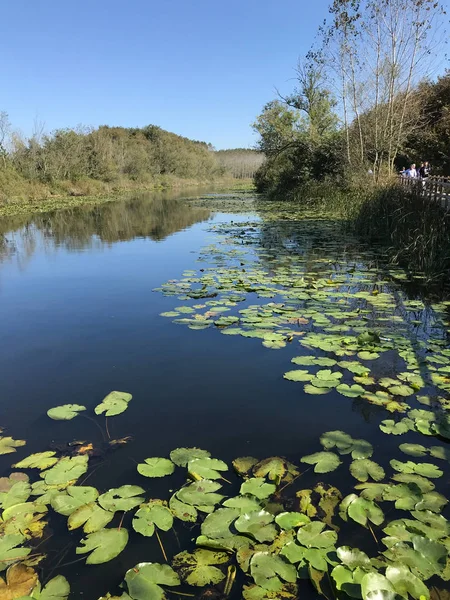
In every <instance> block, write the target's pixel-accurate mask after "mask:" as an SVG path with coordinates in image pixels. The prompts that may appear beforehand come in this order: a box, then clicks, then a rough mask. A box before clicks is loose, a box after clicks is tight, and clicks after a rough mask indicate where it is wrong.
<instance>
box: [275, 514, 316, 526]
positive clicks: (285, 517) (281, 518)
mask: <svg viewBox="0 0 450 600" xmlns="http://www.w3.org/2000/svg"><path fill="white" fill-rule="evenodd" d="M310 521H311V519H310V518H309V517H308V516H307V515H304V514H303V513H298V512H282V513H280V514H278V515H277V516H276V517H275V522H276V524H277V525H279V526H280V527H281V529H296V528H297V527H302V526H303V525H306V524H307V523H309V522H310Z"/></svg>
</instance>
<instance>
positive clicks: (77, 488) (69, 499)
mask: <svg viewBox="0 0 450 600" xmlns="http://www.w3.org/2000/svg"><path fill="white" fill-rule="evenodd" d="M97 498H98V492H97V490H96V489H95V488H94V487H89V486H81V485H70V486H69V487H68V488H67V489H66V490H65V491H64V492H58V493H57V494H55V495H54V496H53V498H52V500H51V505H52V508H53V510H55V511H56V512H57V513H59V514H60V515H64V516H65V517H68V516H69V515H71V514H72V513H73V512H74V511H75V510H77V508H80V506H84V505H85V504H89V503H90V502H95V500H97Z"/></svg>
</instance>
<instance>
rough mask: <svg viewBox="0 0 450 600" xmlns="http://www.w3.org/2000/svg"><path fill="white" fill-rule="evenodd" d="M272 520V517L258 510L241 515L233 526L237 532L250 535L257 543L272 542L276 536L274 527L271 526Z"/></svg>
mask: <svg viewBox="0 0 450 600" xmlns="http://www.w3.org/2000/svg"><path fill="white" fill-rule="evenodd" d="M273 520H274V519H273V515H271V514H270V513H269V512H267V511H265V510H260V511H258V512H252V513H245V514H243V515H241V516H240V517H239V518H238V519H237V520H236V521H235V523H234V526H235V527H236V529H237V530H238V531H240V532H241V533H246V534H249V535H251V536H252V537H254V538H255V539H256V540H257V541H258V542H272V541H273V540H274V539H275V536H276V534H277V529H276V527H275V526H274V525H272V522H273Z"/></svg>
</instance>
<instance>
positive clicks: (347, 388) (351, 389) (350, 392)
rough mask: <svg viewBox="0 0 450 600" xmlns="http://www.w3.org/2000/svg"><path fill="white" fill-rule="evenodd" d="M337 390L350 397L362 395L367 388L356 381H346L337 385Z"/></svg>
mask: <svg viewBox="0 0 450 600" xmlns="http://www.w3.org/2000/svg"><path fill="white" fill-rule="evenodd" d="M336 390H337V391H338V392H339V393H340V394H342V395H343V396H347V397H348V398H357V397H358V396H362V395H363V394H364V393H365V391H366V390H365V389H364V388H363V387H361V386H360V385H358V384H357V383H354V384H353V385H348V384H346V383H341V384H340V385H338V386H337V388H336Z"/></svg>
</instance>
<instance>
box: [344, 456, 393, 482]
mask: <svg viewBox="0 0 450 600" xmlns="http://www.w3.org/2000/svg"><path fill="white" fill-rule="evenodd" d="M350 473H351V474H352V475H353V477H354V478H355V479H357V480H358V481H367V480H368V479H369V477H370V478H371V479H373V480H374V481H381V480H382V479H384V476H385V473H384V469H383V467H381V466H380V465H379V464H378V463H376V462H374V461H373V460H369V459H368V458H362V459H358V460H354V461H353V462H352V463H351V465H350Z"/></svg>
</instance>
